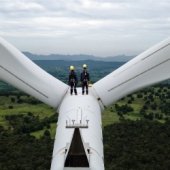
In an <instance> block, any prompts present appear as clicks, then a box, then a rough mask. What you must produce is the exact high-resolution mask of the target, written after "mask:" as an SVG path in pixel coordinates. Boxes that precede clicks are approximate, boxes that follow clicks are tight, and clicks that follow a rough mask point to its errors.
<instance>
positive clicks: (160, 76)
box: [93, 39, 170, 106]
mask: <svg viewBox="0 0 170 170" xmlns="http://www.w3.org/2000/svg"><path fill="white" fill-rule="evenodd" d="M169 78H170V39H167V40H165V41H163V42H161V43H159V44H158V45H156V46H154V47H152V48H150V49H149V50H147V51H145V52H144V53H142V54H140V55H139V56H137V57H135V58H134V59H132V60H131V61H129V62H128V63H126V64H125V65H123V66H121V67H120V68H118V69H117V70H115V71H114V72H112V73H110V74H109V75H108V76H106V77H104V78H103V79H101V80H99V81H98V82H96V83H95V84H94V85H93V88H94V91H95V93H96V94H97V95H98V97H99V98H100V99H101V102H102V103H103V105H104V106H108V105H110V104H112V103H113V102H116V101H117V100H119V99H120V98H122V97H124V96H126V95H127V94H130V93H132V92H134V91H136V90H139V89H141V88H144V87H146V86H149V85H152V84H155V83H157V82H160V81H163V80H166V79H169Z"/></svg>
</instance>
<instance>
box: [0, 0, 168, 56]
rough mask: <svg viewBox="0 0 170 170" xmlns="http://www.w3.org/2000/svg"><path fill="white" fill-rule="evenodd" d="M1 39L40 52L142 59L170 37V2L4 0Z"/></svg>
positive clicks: (1, 0) (0, 2) (0, 10)
mask: <svg viewBox="0 0 170 170" xmlns="http://www.w3.org/2000/svg"><path fill="white" fill-rule="evenodd" d="M0 36H1V37H3V38H5V39H6V40H7V41H9V42H10V43H12V44H13V45H14V46H16V47H17V48H18V49H19V50H21V51H29V52H32V53H36V54H53V53H57V54H89V55H96V56H101V57H106V56H115V55H122V54H124V55H138V54H140V53H141V52H143V51H144V50H146V49H148V48H149V47H151V46H152V45H154V44H156V43H158V42H160V41H162V40H164V39H166V38H168V37H170V1H169V0H0Z"/></svg>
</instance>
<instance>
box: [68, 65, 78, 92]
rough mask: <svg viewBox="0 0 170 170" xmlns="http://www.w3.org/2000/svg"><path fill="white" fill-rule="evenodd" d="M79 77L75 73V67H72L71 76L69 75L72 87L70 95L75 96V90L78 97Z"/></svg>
mask: <svg viewBox="0 0 170 170" xmlns="http://www.w3.org/2000/svg"><path fill="white" fill-rule="evenodd" d="M77 83H78V80H77V75H76V73H75V69H74V66H70V74H69V85H70V94H71V95H72V94H73V89H74V93H75V95H77V89H76V88H77Z"/></svg>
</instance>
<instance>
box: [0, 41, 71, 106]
mask: <svg viewBox="0 0 170 170" xmlns="http://www.w3.org/2000/svg"><path fill="white" fill-rule="evenodd" d="M0 79H1V80H3V81H5V82H7V83H9V84H12V85H13V86H15V87H16V88H18V89H20V90H22V91H24V92H26V93H27V94H30V95H32V96H34V97H35V98H37V99H39V100H40V101H42V102H44V103H46V104H48V105H50V106H52V107H54V108H56V107H57V106H58V105H59V104H60V102H61V100H62V98H63V97H64V95H65V94H66V91H67V90H68V86H67V85H66V84H64V83H62V82H61V81H60V80H58V79H56V78H54V77H53V76H51V75H50V74H48V73H47V72H45V71H44V70H42V69H41V68H40V67H38V66H37V65H36V64H34V63H33V62H32V61H31V60H29V59H28V58H27V57H26V56H24V55H23V54H22V53H21V52H20V51H18V50H17V49H16V48H15V47H13V46H12V45H10V44H9V43H8V42H6V41H5V40H3V39H1V38H0Z"/></svg>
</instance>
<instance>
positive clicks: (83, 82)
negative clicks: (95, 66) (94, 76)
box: [81, 64, 90, 95]
mask: <svg viewBox="0 0 170 170" xmlns="http://www.w3.org/2000/svg"><path fill="white" fill-rule="evenodd" d="M89 81H90V76H89V73H88V72H87V65H86V64H83V71H82V73H81V85H82V94H83V95H84V92H85V89H86V94H88V82H89Z"/></svg>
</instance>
